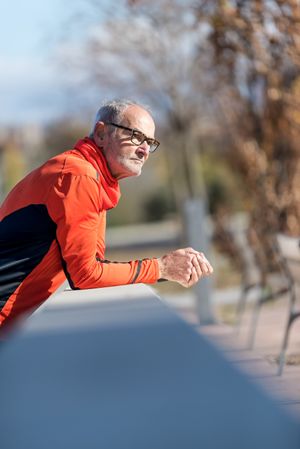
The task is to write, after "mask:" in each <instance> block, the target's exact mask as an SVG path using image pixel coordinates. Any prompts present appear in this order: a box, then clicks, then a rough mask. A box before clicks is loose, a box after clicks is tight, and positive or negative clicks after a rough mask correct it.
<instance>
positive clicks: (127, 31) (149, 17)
mask: <svg viewBox="0 0 300 449" xmlns="http://www.w3.org/2000/svg"><path fill="white" fill-rule="evenodd" d="M192 4H193V1H191V0H187V1H185V2H183V1H181V0H175V1H170V0H160V1H158V0H154V1H151V2H126V1H124V2H119V3H118V7H117V8H115V7H110V8H109V9H108V10H105V3H104V2H103V1H101V0H96V1H89V2H85V5H84V10H83V11H82V15H81V19H80V20H81V21H84V19H83V17H85V18H87V17H88V19H87V20H88V26H86V27H85V31H81V39H80V42H79V43H78V39H77V40H76V49H75V46H74V47H71V46H70V42H69V41H68V42H67V45H66V46H65V50H63V46H61V47H60V51H61V52H62V60H63V62H64V63H65V64H66V65H67V66H68V67H70V64H71V65H72V68H73V69H74V70H75V71H76V74H77V76H76V77H74V78H75V79H76V83H77V82H78V73H79V74H80V75H79V78H80V80H81V81H82V82H83V80H85V81H86V84H85V86H87V85H89V86H90V87H91V89H92V90H93V92H95V88H96V89H97V91H98V92H99V91H100V92H101V94H102V96H105V95H106V94H107V92H111V91H113V92H115V93H116V94H117V95H118V96H119V97H124V96H128V97H131V98H136V99H137V100H139V101H143V102H146V103H148V104H150V106H152V107H153V108H154V109H155V110H156V111H157V115H158V116H159V119H160V123H161V125H162V128H163V129H164V131H165V133H164V134H166V137H167V139H165V143H166V145H164V147H163V149H164V151H165V152H166V153H167V158H168V166H169V167H170V169H171V173H172V177H170V179H171V180H172V186H173V192H174V196H175V198H176V204H177V205H179V204H180V203H181V202H182V200H183V199H184V198H188V197H195V196H197V195H198V194H199V192H202V193H204V192H203V183H202V182H201V179H200V176H201V173H199V171H195V169H196V167H197V166H198V164H197V162H195V160H196V159H197V150H198V142H197V136H198V135H199V133H200V131H201V129H202V128H203V126H206V125H207V120H206V121H205V123H204V120H203V121H201V119H202V118H204V117H205V116H206V115H207V112H206V109H207V107H208V106H207V104H206V103H205V95H203V98H202V97H201V92H204V91H205V90H204V89H203V87H201V86H202V80H201V73H200V71H199V67H198V56H197V48H198V45H199V41H201V39H202V38H204V34H203V32H202V29H201V28H202V27H201V26H200V25H198V24H197V21H196V17H195V14H194V11H193V9H192ZM87 5H89V9H88V11H87ZM85 23H86V22H85ZM76 26H77V27H78V19H77V20H76ZM73 74H74V71H73ZM72 76H73V75H72ZM195 93H196V95H195ZM174 174H175V176H174Z"/></svg>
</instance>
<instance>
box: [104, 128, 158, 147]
mask: <svg viewBox="0 0 300 449" xmlns="http://www.w3.org/2000/svg"><path fill="white" fill-rule="evenodd" d="M106 124H107V125H112V126H115V127H116V128H121V129H125V130H126V131H130V132H131V136H130V140H131V142H132V143H134V145H141V144H142V143H144V142H147V144H148V145H149V151H150V153H154V151H155V150H157V148H158V147H159V141H158V140H156V139H151V137H147V136H145V134H144V133H142V132H141V131H139V130H138V129H136V128H128V127H127V126H123V125H117V124H116V123H111V122H107V123H106Z"/></svg>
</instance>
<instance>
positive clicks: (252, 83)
mask: <svg viewBox="0 0 300 449" xmlns="http://www.w3.org/2000/svg"><path fill="white" fill-rule="evenodd" d="M195 13H196V15H197V18H198V20H199V22H200V23H203V24H207V25H208V27H209V31H208V33H207V47H206V48H204V47H202V48H201V49H200V50H199V51H200V54H201V53H202V52H206V53H208V54H209V57H208V58H207V56H205V57H200V58H199V60H200V61H201V60H202V61H205V63H206V65H205V70H208V71H210V73H211V74H212V76H211V78H210V81H211V83H210V86H209V88H210V90H211V92H212V95H213V97H214V98H215V99H216V105H217V106H218V109H219V112H220V116H219V120H220V123H221V125H223V126H222V133H225V134H226V135H227V137H228V142H229V145H228V150H229V151H228V154H229V157H230V161H231V163H232V166H233V167H234V168H235V169H236V170H238V171H239V172H240V173H242V175H243V179H244V183H245V186H246V188H247V190H248V192H249V196H251V197H252V208H251V234H250V237H251V240H250V241H251V242H252V244H253V245H254V247H256V248H257V255H258V260H259V262H260V265H261V268H262V269H263V271H267V270H268V269H269V266H270V263H269V262H270V261H271V260H272V258H271V257H270V253H271V248H270V245H271V242H270V236H272V234H274V233H276V232H278V231H281V232H286V233H288V234H291V235H300V158H299V155H300V146H299V144H300V110H299V105H300V70H299V69H300V37H299V36H300V5H299V2H297V1H296V0H285V1H282V0H272V1H263V0H256V1H251V2H248V1H238V0H236V1H225V0H224V1H220V0H219V1H218V0H216V1H214V0H210V1H204V0H203V1H201V0H200V1H198V2H197V6H196V10H195Z"/></svg>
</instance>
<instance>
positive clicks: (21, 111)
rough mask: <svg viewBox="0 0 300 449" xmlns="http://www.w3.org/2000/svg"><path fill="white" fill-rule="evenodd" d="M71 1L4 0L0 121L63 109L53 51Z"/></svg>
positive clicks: (26, 120)
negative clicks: (52, 57)
mask: <svg viewBox="0 0 300 449" xmlns="http://www.w3.org/2000/svg"><path fill="white" fill-rule="evenodd" d="M73 4H74V2H71V1H69V0H65V1H63V0H46V1H42V0H26V1H25V0H7V1H6V2H4V1H3V2H2V6H1V9H0V11H1V14H0V98H1V108H0V125H15V124H18V123H21V124H23V123H31V122H35V121H37V122H40V123H43V122H45V121H46V120H48V119H51V118H54V117H55V116H56V114H57V113H58V111H59V110H60V109H61V107H60V106H61V103H62V102H63V95H62V94H61V92H60V89H59V87H60V80H59V76H58V67H57V66H56V65H55V64H54V62H53V59H51V55H52V54H53V49H54V46H55V43H56V42H57V39H58V36H59V35H60V33H61V30H62V26H63V23H64V20H65V18H66V17H67V16H66V14H67V8H68V6H71V5H73Z"/></svg>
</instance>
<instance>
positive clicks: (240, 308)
mask: <svg viewBox="0 0 300 449" xmlns="http://www.w3.org/2000/svg"><path fill="white" fill-rule="evenodd" d="M254 287H256V285H244V286H243V287H242V291H241V294H240V297H239V300H238V303H237V307H236V319H235V330H236V333H237V334H239V332H240V328H241V322H242V318H243V315H244V312H245V308H246V302H247V296H248V294H249V292H250V290H252V289H253V288H254Z"/></svg>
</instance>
